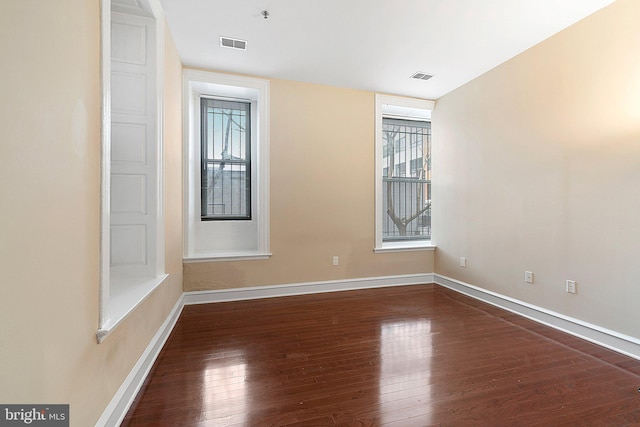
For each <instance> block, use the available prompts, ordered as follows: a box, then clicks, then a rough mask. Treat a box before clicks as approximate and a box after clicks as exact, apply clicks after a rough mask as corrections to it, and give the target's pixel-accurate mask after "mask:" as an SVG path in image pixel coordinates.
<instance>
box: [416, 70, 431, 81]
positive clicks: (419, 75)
mask: <svg viewBox="0 0 640 427" xmlns="http://www.w3.org/2000/svg"><path fill="white" fill-rule="evenodd" d="M431 77H433V75H432V74H427V73H421V72H419V71H418V72H417V73H415V74H414V75H413V76H411V78H412V79H418V80H429V79H430V78H431Z"/></svg>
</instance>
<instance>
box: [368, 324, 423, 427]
mask: <svg viewBox="0 0 640 427" xmlns="http://www.w3.org/2000/svg"><path fill="white" fill-rule="evenodd" d="M380 342H381V349H380V357H381V364H380V386H379V402H380V416H381V423H382V424H385V423H391V422H393V421H397V418H390V417H391V416H394V417H397V416H398V414H399V413H401V414H404V415H407V416H410V414H407V412H405V411H410V410H411V408H415V407H419V408H421V410H420V412H421V414H420V415H424V414H427V413H429V412H431V406H430V405H431V392H432V390H431V381H430V378H431V356H432V351H433V348H432V342H431V323H430V321H429V320H428V319H420V320H409V321H402V322H392V323H384V324H382V326H381V331H380ZM421 421H424V418H421Z"/></svg>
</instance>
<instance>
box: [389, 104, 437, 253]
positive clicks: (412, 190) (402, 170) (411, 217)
mask: <svg viewBox="0 0 640 427" xmlns="http://www.w3.org/2000/svg"><path fill="white" fill-rule="evenodd" d="M382 138H383V139H384V141H385V144H386V145H387V146H391V147H394V149H393V150H389V152H390V154H389V155H388V156H386V157H385V159H384V161H383V178H382V187H383V189H382V190H383V192H382V206H383V209H384V211H385V212H386V216H384V221H383V223H382V241H383V242H385V241H394V240H429V239H431V168H430V164H429V162H428V161H427V159H428V158H430V157H431V122H428V121H418V120H406V119H400V120H399V119H394V118H387V117H384V116H383V119H382ZM407 142H409V143H407ZM396 147H400V148H399V149H396ZM407 147H408V149H407ZM407 162H409V165H410V172H409V175H407Z"/></svg>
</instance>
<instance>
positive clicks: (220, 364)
mask: <svg viewBox="0 0 640 427" xmlns="http://www.w3.org/2000/svg"><path fill="white" fill-rule="evenodd" d="M246 374H247V363H246V359H245V355H244V352H243V351H242V350H237V351H225V352H224V354H223V355H221V357H219V358H216V359H215V360H212V361H210V362H208V364H207V367H206V369H205V370H204V371H203V372H202V396H203V401H202V419H203V421H204V420H218V421H220V422H224V423H229V424H242V423H245V422H246V421H247V419H246V414H247V411H248V404H247V396H248V390H247V383H246V381H245V378H246Z"/></svg>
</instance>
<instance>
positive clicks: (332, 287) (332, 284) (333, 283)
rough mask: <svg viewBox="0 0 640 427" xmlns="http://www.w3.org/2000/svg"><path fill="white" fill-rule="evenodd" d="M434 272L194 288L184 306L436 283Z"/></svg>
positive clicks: (185, 296) (187, 295) (185, 294)
mask: <svg viewBox="0 0 640 427" xmlns="http://www.w3.org/2000/svg"><path fill="white" fill-rule="evenodd" d="M433 281H434V276H433V273H423V274H405V275H398V276H381V277H365V278H358V279H344V280H329V281H322V282H305V283H291V284H286V285H271V286H253V287H247V288H234V289H219V290H218V289H217V290H210V291H191V292H185V293H184V303H185V305H191V304H208V303H214V302H226V301H242V300H250V299H258V298H275V297H285V296H294V295H308V294H317V293H323V292H339V291H350V290H356V289H372V288H383V287H390V286H407V285H420V284H426V283H433Z"/></svg>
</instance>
